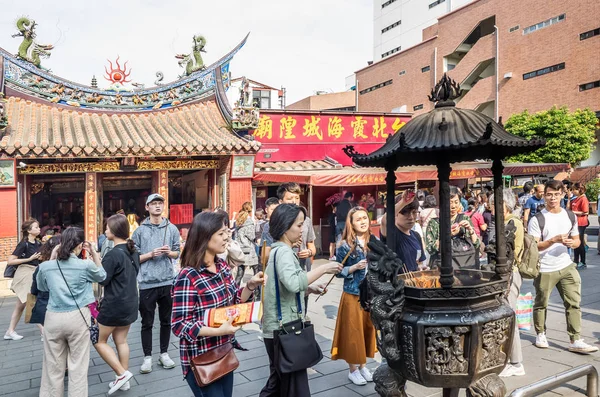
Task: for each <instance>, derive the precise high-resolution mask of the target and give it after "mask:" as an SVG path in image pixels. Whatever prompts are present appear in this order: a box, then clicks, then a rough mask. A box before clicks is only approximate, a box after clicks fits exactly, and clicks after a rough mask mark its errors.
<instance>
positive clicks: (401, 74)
mask: <svg viewBox="0 0 600 397" xmlns="http://www.w3.org/2000/svg"><path fill="white" fill-rule="evenodd" d="M405 74H406V70H401V71H400V73H398V75H399V76H403V75H405Z"/></svg>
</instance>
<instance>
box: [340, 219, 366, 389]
mask: <svg viewBox="0 0 600 397" xmlns="http://www.w3.org/2000/svg"><path fill="white" fill-rule="evenodd" d="M370 223H371V222H370V219H369V214H368V213H367V210H366V209H365V208H362V207H354V208H352V209H351V210H350V211H349V212H348V218H347V219H346V225H345V227H344V231H343V232H342V240H341V241H340V244H339V246H338V248H337V250H336V261H337V262H340V263H342V262H343V265H344V268H343V269H342V271H341V272H340V273H338V274H337V275H336V276H337V277H340V278H343V279H344V292H342V298H341V299H340V304H339V306H338V314H337V320H336V323H335V332H334V334H333V343H332V345H331V359H332V360H338V359H342V360H345V361H346V362H347V363H348V366H349V369H350V371H349V373H348V379H350V381H352V383H354V384H355V385H357V386H363V385H366V384H367V382H372V381H373V375H372V374H371V371H369V369H368V368H367V357H371V358H373V357H374V355H375V351H376V350H377V345H376V343H375V327H374V326H373V323H372V322H371V316H370V314H369V313H368V312H365V311H364V310H362V308H361V307H360V302H359V300H358V296H359V285H360V283H361V282H362V281H363V279H364V278H365V276H366V274H367V270H366V269H367V252H368V250H369V248H368V246H367V244H368V243H369V240H370V239H371V238H372V236H371V231H370V228H369V226H370ZM373 238H375V237H374V236H373ZM346 258H347V259H346ZM344 259H346V261H345V262H344Z"/></svg>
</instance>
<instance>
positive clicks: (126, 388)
mask: <svg viewBox="0 0 600 397" xmlns="http://www.w3.org/2000/svg"><path fill="white" fill-rule="evenodd" d="M114 385H115V381H114V380H113V381H112V382H110V383H109V384H108V387H110V388H112V387H113V386H114ZM129 389H131V383H129V381H127V382H125V384H124V385H123V386H121V388H120V389H119V390H122V391H127V390H129Z"/></svg>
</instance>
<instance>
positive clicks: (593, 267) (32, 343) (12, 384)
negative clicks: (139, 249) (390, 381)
mask: <svg viewBox="0 0 600 397" xmlns="http://www.w3.org/2000/svg"><path fill="white" fill-rule="evenodd" d="M590 240H592V241H591V242H590V245H591V248H590V252H589V260H588V264H589V265H588V268H587V269H586V270H583V271H582V273H581V274H582V278H583V303H582V308H583V335H584V338H586V340H587V341H588V343H594V344H597V345H599V346H600V343H599V342H598V339H599V338H600V290H598V287H597V286H598V284H600V255H598V254H597V253H596V249H595V248H596V243H595V240H596V238H595V237H592V238H590ZM319 262H322V261H319ZM532 290H533V287H532V283H531V281H528V282H526V283H525V285H524V287H523V291H524V292H527V291H532ZM340 295H341V281H340V280H338V279H336V280H335V281H334V283H332V285H331V288H330V292H329V293H328V294H327V295H325V297H323V298H322V299H320V300H319V302H317V303H315V302H314V299H315V298H314V297H311V302H310V303H309V315H310V317H311V319H312V320H313V323H315V326H316V330H317V332H318V340H319V343H320V345H321V347H322V349H323V352H324V354H325V356H326V357H325V358H324V359H323V361H322V362H321V363H319V364H318V365H316V366H315V367H314V369H313V371H311V374H310V388H311V392H312V395H313V396H315V397H318V396H327V397H336V396H340V397H351V396H360V395H362V396H375V395H376V394H375V392H374V388H373V384H372V383H370V384H369V385H367V386H354V385H353V384H351V383H350V382H349V381H348V378H347V366H346V364H345V363H344V362H342V361H331V360H330V358H329V357H330V353H329V350H330V347H331V339H332V337H333V332H334V328H335V317H336V314H337V305H338V302H339V297H340ZM14 302H15V298H14V297H4V298H2V297H0V330H1V331H4V330H5V329H6V328H7V326H8V322H9V319H10V314H11V312H12V309H13V306H14ZM551 302H552V303H551V306H550V308H549V312H548V327H549V331H548V338H549V341H550V345H551V346H550V348H549V349H547V350H540V349H537V348H536V347H534V346H533V345H532V342H533V341H534V340H535V337H534V336H533V333H532V332H525V333H522V335H521V337H522V340H523V353H524V356H525V362H524V364H525V368H526V371H527V375H526V376H523V377H518V378H515V377H513V378H510V379H507V380H506V384H507V386H508V389H509V390H512V389H515V388H517V387H520V386H523V385H525V384H529V383H532V382H534V381H536V380H539V379H542V378H545V377H547V376H550V375H552V374H556V373H558V372H561V371H564V370H567V369H569V368H572V367H574V366H578V365H581V364H586V363H591V364H594V365H595V366H596V367H597V368H599V369H600V354H596V355H591V356H581V355H576V354H573V353H569V352H568V351H567V350H566V345H567V343H568V336H567V334H566V331H565V327H566V326H565V319H564V312H563V308H562V304H561V301H560V298H559V297H558V294H557V293H556V292H555V293H554V294H553V295H552V301H551ZM139 330H140V322H139V321H138V322H136V323H135V324H134V325H133V327H132V331H131V333H130V338H129V341H130V347H131V369H132V372H133V373H134V375H135V377H134V379H133V380H132V381H131V383H132V388H131V390H130V391H127V392H117V393H116V394H115V395H116V396H119V395H122V396H173V395H178V396H182V397H183V396H189V395H191V393H190V391H189V389H188V387H187V385H186V383H185V382H184V381H183V378H182V375H181V370H180V368H179V367H177V368H175V369H171V370H165V369H163V368H159V367H158V366H157V365H155V366H154V371H153V372H152V373H150V374H147V375H141V374H139V373H138V369H139V365H140V364H141V360H142V355H143V354H142V350H141V343H140V336H139ZM18 331H19V332H20V333H21V334H22V335H24V336H25V338H24V339H22V340H20V341H4V340H0V395H2V396H18V397H26V396H37V395H38V390H39V385H40V377H41V367H42V354H43V347H42V342H41V341H40V338H39V333H38V330H37V328H36V327H35V326H33V325H29V324H22V323H21V324H19V327H18ZM258 335H259V334H258V328H257V327H256V326H247V327H245V328H244V329H243V330H242V331H240V332H239V334H238V340H239V341H240V342H241V344H242V345H243V346H244V347H246V348H248V349H250V350H249V351H247V352H240V353H238V354H237V356H238V358H239V360H240V367H239V369H238V370H237V371H236V373H235V388H234V396H235V397H245V396H256V395H258V392H259V391H260V390H261V388H262V387H263V385H264V384H265V381H266V377H267V376H268V359H267V356H266V352H265V349H264V346H263V344H262V342H261V341H260V340H259V339H258ZM154 345H155V346H158V330H157V329H156V330H155V342H154ZM169 353H170V354H171V357H172V358H173V359H174V360H175V361H176V362H177V363H178V364H179V360H178V341H177V339H175V337H171V346H170V349H169ZM157 358H158V357H157V355H155V359H157ZM379 360H380V357H376V359H375V360H370V362H369V364H368V366H369V367H370V368H371V369H372V370H374V369H375V368H376V367H377V365H378V361H379ZM88 378H89V395H90V396H101V395H106V393H107V391H108V382H109V381H111V380H113V379H114V374H113V373H112V371H111V370H110V368H109V367H108V365H106V364H105V363H104V362H103V361H102V359H101V358H100V357H99V356H98V354H97V353H96V352H95V350H93V349H92V353H91V360H90V368H89V376H88ZM580 388H585V379H579V380H576V381H573V382H570V383H569V384H566V385H564V386H563V387H561V388H559V389H555V390H554V391H552V392H547V393H545V394H543V395H544V396H557V395H562V396H580V395H584V394H582V393H581V390H580ZM408 392H409V394H410V395H411V396H414V397H424V396H441V391H440V390H439V389H427V388H424V387H421V386H419V385H415V384H412V383H409V385H408Z"/></svg>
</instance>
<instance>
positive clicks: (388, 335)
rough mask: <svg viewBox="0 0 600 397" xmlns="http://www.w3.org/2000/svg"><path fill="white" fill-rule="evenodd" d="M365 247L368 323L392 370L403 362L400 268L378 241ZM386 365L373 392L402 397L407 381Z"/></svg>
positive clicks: (373, 240)
mask: <svg viewBox="0 0 600 397" xmlns="http://www.w3.org/2000/svg"><path fill="white" fill-rule="evenodd" d="M368 246H369V253H368V255H367V260H368V262H369V271H368V272H367V277H366V280H365V281H366V283H367V288H368V291H369V294H368V295H369V298H368V300H369V302H368V306H369V308H370V311H371V319H372V321H373V325H374V326H375V329H376V330H377V331H378V333H377V349H378V350H379V352H380V353H381V355H382V356H383V357H385V358H386V360H387V362H388V364H389V365H390V366H391V367H395V366H396V365H397V364H400V361H401V359H402V356H401V351H400V346H399V338H398V335H399V334H398V332H397V326H398V325H397V324H398V320H399V319H400V317H401V316H402V310H403V309H404V281H402V280H401V279H400V278H398V275H399V274H400V269H401V268H402V265H403V264H402V261H401V260H400V258H398V255H396V253H395V252H393V251H392V250H390V249H389V248H388V247H387V246H386V245H385V244H384V243H382V242H381V241H379V240H377V239H372V240H371V241H370V242H369V244H368ZM388 364H383V365H381V366H380V367H379V368H378V369H377V371H375V375H374V380H375V384H376V386H375V390H376V391H377V392H378V393H379V395H381V396H385V397H405V396H406V392H405V384H406V379H404V378H403V377H402V376H401V375H400V374H399V373H398V372H397V371H394V370H393V369H392V368H391V367H390V366H388Z"/></svg>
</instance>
